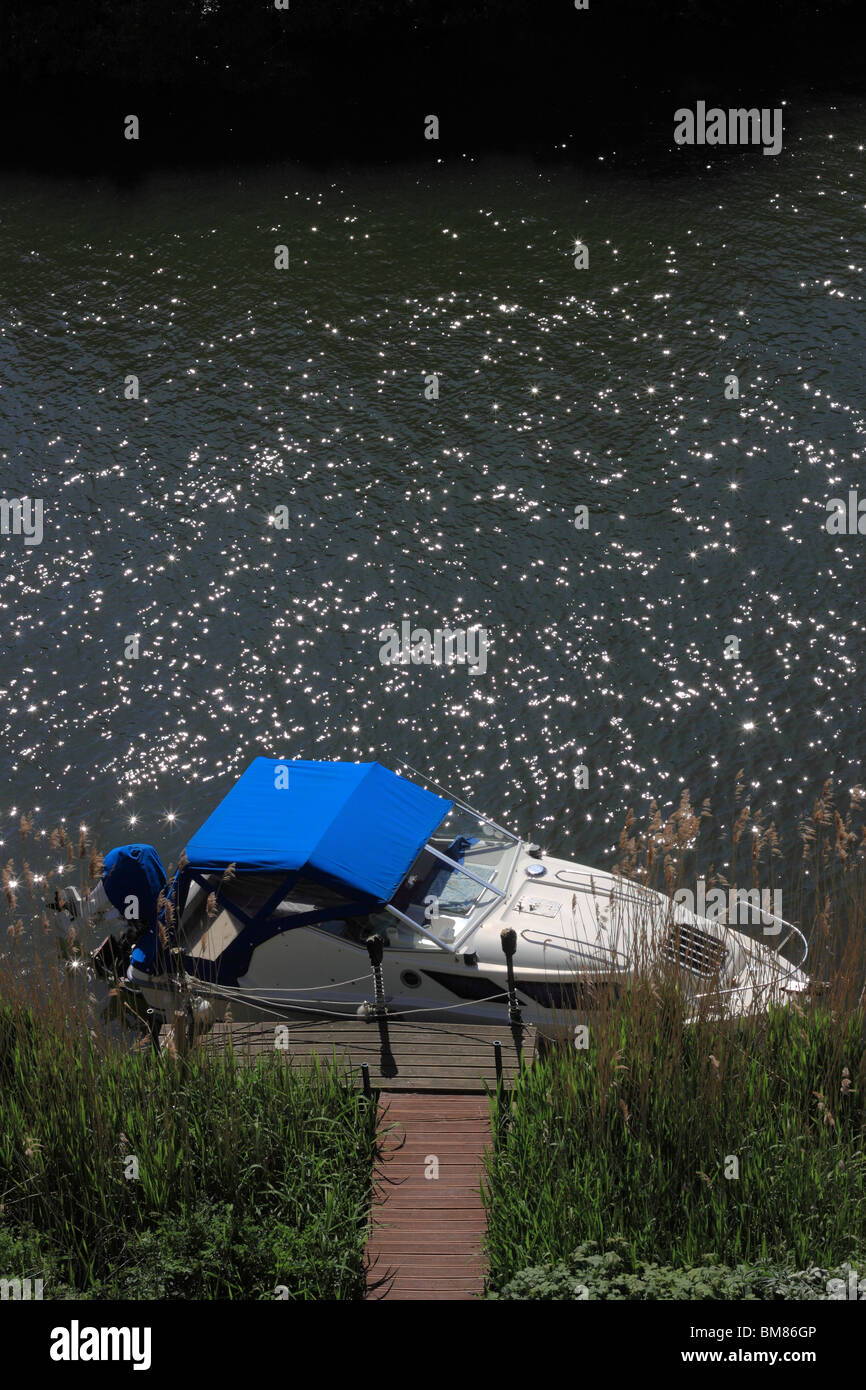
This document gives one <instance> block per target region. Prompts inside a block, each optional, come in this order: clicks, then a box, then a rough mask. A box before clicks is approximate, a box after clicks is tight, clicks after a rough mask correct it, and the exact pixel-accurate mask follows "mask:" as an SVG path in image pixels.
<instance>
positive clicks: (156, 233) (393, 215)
mask: <svg viewBox="0 0 866 1390" xmlns="http://www.w3.org/2000/svg"><path fill="white" fill-rule="evenodd" d="M864 143H866V120H864V112H863V111H862V110H861V109H857V108H854V107H846V108H840V109H839V110H838V111H829V112H823V113H813V114H812V115H811V116H810V117H809V118H808V120H806V121H805V122H804V125H803V129H802V132H801V134H800V138H799V139H797V140H796V141H795V142H794V143H793V144H792V145H791V146H790V147H789V148H786V149H785V151H784V152H783V154H782V155H781V156H780V157H779V158H777V159H771V158H765V157H762V156H761V155H760V153H759V152H757V151H756V152H755V153H754V155H750V156H749V157H747V158H745V159H743V160H742V161H741V162H739V163H736V164H727V165H721V164H718V163H716V164H712V165H711V166H710V167H708V166H707V165H704V164H703V163H701V162H700V161H699V160H695V159H693V160H692V162H691V166H690V167H691V170H692V172H690V173H688V174H682V175H681V176H677V177H670V176H668V177H658V178H650V177H649V176H648V175H647V174H645V173H640V172H625V171H622V170H619V171H617V172H615V173H611V172H608V171H606V169H605V167H604V165H602V164H600V165H599V167H598V170H597V171H593V172H589V173H587V172H579V171H576V170H573V169H567V170H566V169H560V168H539V167H536V166H535V165H533V164H531V163H528V162H527V163H521V162H509V163H507V164H505V163H503V164H493V163H477V164H473V163H471V162H469V161H466V162H465V163H464V164H462V165H457V166H456V167H455V166H453V165H452V166H451V167H446V166H445V165H444V164H442V165H437V164H436V163H432V164H431V166H430V168H429V170H426V171H422V170H419V169H418V168H417V167H415V168H406V169H392V170H378V171H375V172H365V171H363V170H357V169H355V170H352V171H351V172H346V173H339V172H335V171H333V170H328V171H326V172H320V173H314V172H310V171H298V170H297V169H294V168H289V167H287V168H283V169H268V170H264V171H260V172H255V173H250V172H239V171H236V170H228V171H224V172H221V173H209V174H207V175H201V176H190V175H183V176H181V175H173V176H161V177H154V178H152V179H151V180H150V181H149V182H147V183H146V184H144V185H143V186H141V187H139V188H137V189H135V190H133V191H121V190H118V189H117V188H116V187H114V186H113V185H111V184H109V183H99V182H89V183H87V182H77V183H72V182H70V183H68V184H63V183H60V182H58V181H56V180H50V179H47V178H39V179H35V178H34V179H23V178H21V177H16V178H14V179H13V178H6V179H5V180H3V187H2V190H0V193H2V196H0V387H2V389H0V458H2V464H3V490H4V491H3V495H4V496H5V497H6V498H14V497H20V496H24V495H28V496H31V497H40V498H42V499H44V510H45V515H44V540H43V542H42V544H41V545H39V546H33V547H27V546H25V545H24V542H23V538H22V537H21V536H15V535H7V536H5V537H2V538H0V544H2V566H0V620H2V632H3V653H4V655H3V663H2V672H0V730H2V750H3V751H2V761H3V778H2V791H0V817H2V819H0V826H2V827H8V829H7V831H6V842H7V846H10V845H12V844H13V840H14V842H17V838H18V837H17V824H16V822H17V817H18V816H19V815H20V813H21V811H22V810H25V809H31V808H33V807H38V808H39V817H38V818H39V821H40V823H45V824H48V823H51V822H52V821H53V819H55V818H56V817H57V816H59V815H66V816H67V817H70V818H73V817H74V819H75V821H76V822H77V821H78V820H80V819H84V820H85V821H86V822H87V824H88V825H91V826H93V827H94V829H95V830H96V833H97V835H98V839H99V842H100V844H101V845H102V846H103V848H107V847H108V846H109V845H111V844H114V843H117V842H120V841H123V840H128V839H131V838H134V839H147V840H152V841H153V842H154V843H155V844H157V845H158V846H159V848H160V850H161V852H162V853H163V855H164V857H165V858H166V860H168V859H169V858H172V857H176V855H177V853H178V851H179V849H180V847H181V846H182V844H183V843H184V841H185V840H186V839H187V838H188V836H189V834H190V833H191V832H192V831H193V830H194V829H195V827H196V826H197V825H198V824H199V822H200V821H201V820H202V819H203V818H204V817H205V815H206V814H208V813H209V811H210V810H211V809H212V807H213V805H214V804H215V803H216V801H217V800H218V798H219V796H220V795H221V794H222V793H223V792H224V791H225V790H227V788H228V786H229V785H230V784H231V782H232V780H233V778H234V777H235V775H236V774H238V773H239V772H240V771H241V770H242V769H243V768H244V767H245V766H246V764H247V763H248V762H249V761H250V759H251V758H252V757H253V756H254V755H255V754H257V753H266V754H268V755H270V756H281V757H282V756H285V757H308V758H346V759H370V758H376V759H379V760H381V761H382V762H384V763H386V764H388V765H390V766H392V767H395V768H397V767H399V764H400V760H401V759H403V760H407V761H408V762H409V763H410V764H412V765H413V766H414V767H416V768H418V769H420V770H423V771H424V772H425V773H428V774H431V775H432V776H433V777H434V778H436V779H437V780H438V781H440V782H442V783H444V784H445V785H446V787H448V788H450V789H452V790H454V791H456V792H459V793H462V794H463V795H464V796H467V797H468V798H469V799H470V800H471V801H473V802H475V803H477V804H480V806H481V807H482V808H483V809H485V810H487V811H488V812H490V813H491V814H493V815H496V816H497V817H498V818H500V819H503V820H505V821H506V822H507V823H509V824H511V825H512V826H513V827H514V828H516V829H518V830H520V831H521V832H523V833H527V834H532V835H535V836H536V837H538V838H539V839H541V840H542V842H543V843H544V844H545V845H546V846H547V847H548V848H550V849H551V850H556V851H559V852H560V853H563V854H567V855H569V856H574V857H580V858H583V859H586V860H589V861H595V862H598V863H602V862H605V863H606V862H608V856H609V851H610V848H611V846H612V844H613V843H614V840H615V832H616V831H618V829H619V827H620V825H621V823H622V820H623V818H624V815H625V811H626V809H627V807H628V806H629V805H634V806H635V807H636V808H645V806H646V804H647V798H648V797H649V796H650V795H653V794H654V795H656V796H657V797H659V798H660V799H661V800H662V801H663V802H664V803H666V804H670V803H671V802H672V801H674V800H676V799H677V798H678V795H679V790H680V788H681V786H682V785H686V786H688V787H689V788H690V789H691V792H692V795H693V797H694V798H695V799H698V798H703V797H704V796H709V797H710V798H711V800H712V801H713V802H714V804H719V805H722V804H726V803H729V801H730V790H731V788H732V785H733V781H734V774H735V773H736V771H737V769H739V768H741V767H742V768H745V770H746V779H747V781H751V782H752V783H753V784H754V787H755V795H756V799H757V800H759V801H763V802H764V803H765V804H767V805H770V804H771V803H775V805H776V809H777V812H778V813H779V814H781V816H782V818H783V819H787V821H788V822H789V823H793V820H794V819H795V818H796V816H797V815H798V814H799V813H800V812H801V811H802V810H803V808H804V807H805V805H806V803H807V800H808V801H809V802H811V797H812V794H813V792H814V791H815V789H816V785H817V783H818V782H819V781H820V779H821V778H823V777H824V776H826V775H828V774H829V773H834V774H836V775H837V776H838V777H839V779H840V781H841V783H842V785H851V784H853V783H854V782H855V781H857V780H858V778H859V777H860V776H861V775H862V771H863V766H862V737H861V715H860V707H861V697H862V693H863V664H864V640H863V624H864V585H863V573H864V571H863V564H862V555H863V548H864V544H866V541H864V538H863V537H859V536H856V535H854V536H831V535H828V534H827V532H826V530H825V529H824V517H825V504H826V501H827V499H828V498H829V497H833V496H842V497H847V493H848V489H849V488H856V487H858V486H859V487H860V491H861V495H863V496H866V477H864V473H863V468H862V459H861V454H862V449H863V445H864V401H866V397H864V380H866V378H864V353H863V348H862V343H863V287H864V266H866V236H864V230H866V183H864V159H866V155H864V149H863V146H864ZM578 238H580V239H581V240H582V241H583V242H584V243H586V245H587V246H588V247H589V250H590V266H589V269H588V270H584V271H578V270H576V269H575V267H574V264H573V255H574V246H575V241H576V239H578ZM283 243H284V244H285V245H287V246H288V248H289V253H290V267H289V269H288V270H285V271H277V270H276V269H275V268H274V247H275V246H276V245H278V244H283ZM430 373H438V374H440V397H439V399H438V401H436V400H427V399H425V395H424V386H425V376H426V375H427V374H430ZM728 373H736V374H737V375H738V377H739V382H740V398H739V399H738V400H726V399H725V394H724V392H725V377H726V375H727V374H728ZM129 374H135V375H137V376H138V377H139V379H140V392H141V395H140V399H139V400H137V401H136V400H126V399H125V398H124V381H125V378H126V377H127V376H128V375H129ZM581 504H586V505H587V506H588V507H589V511H590V522H589V529H588V530H587V531H579V530H577V529H576V528H575V525H574V518H575V508H576V507H578V506H579V505H581ZM280 506H283V507H286V508H288V513H289V518H290V520H289V525H288V527H287V528H286V529H278V528H277V527H275V525H274V524H273V518H274V516H275V515H276V511H275V509H276V508H278V507H280ZM403 619H408V620H409V621H410V622H411V623H412V625H413V627H418V628H427V629H430V630H432V629H435V628H437V627H443V626H446V625H451V626H455V625H456V626H468V625H470V624H481V625H482V626H483V627H485V628H486V629H487V632H488V634H489V640H488V651H487V669H486V671H484V672H481V671H477V672H475V673H470V672H468V671H467V670H466V668H465V667H460V666H458V667H438V668H437V667H435V666H433V667H430V666H409V667H394V666H386V665H382V664H381V663H380V660H379V650H380V646H381V642H380V640H379V632H380V630H381V628H382V627H383V626H386V625H388V624H389V623H392V622H394V623H396V624H397V625H399V623H400V622H401V621H402V620H403ZM129 634H138V635H139V639H140V657H139V659H138V660H137V661H135V660H128V659H125V656H124V646H125V642H126V639H127V636H128V635H129ZM731 635H734V636H737V637H738V638H739V643H740V658H741V659H740V661H739V663H735V662H733V661H729V660H726V659H725V658H724V649H725V638H726V637H728V636H731ZM579 763H585V764H586V765H587V767H588V768H589V772H590V786H589V789H588V790H583V791H578V790H576V789H575V786H574V776H573V774H574V769H575V767H576V765H577V764H579ZM10 817H11V818H12V822H11V824H10ZM11 830H14V831H15V833H14V836H13V835H11V834H10V833H9V832H10V831H11ZM0 833H2V831H0Z"/></svg>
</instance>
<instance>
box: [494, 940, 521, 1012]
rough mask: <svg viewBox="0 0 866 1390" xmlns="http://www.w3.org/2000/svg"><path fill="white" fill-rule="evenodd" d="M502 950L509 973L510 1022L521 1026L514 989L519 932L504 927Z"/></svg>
mask: <svg viewBox="0 0 866 1390" xmlns="http://www.w3.org/2000/svg"><path fill="white" fill-rule="evenodd" d="M499 936H500V940H501V942H502V950H503V952H504V953H505V968H506V970H507V972H508V1022H509V1023H510V1024H512V1025H513V1024H521V1023H522V1022H523V1017H522V1015H521V1013H520V1009H519V1007H518V1004H517V990H516V989H515V987H514V953H515V951H516V950H517V932H516V931H515V930H514V928H513V927H503V929H502V931H501V932H500V934H499Z"/></svg>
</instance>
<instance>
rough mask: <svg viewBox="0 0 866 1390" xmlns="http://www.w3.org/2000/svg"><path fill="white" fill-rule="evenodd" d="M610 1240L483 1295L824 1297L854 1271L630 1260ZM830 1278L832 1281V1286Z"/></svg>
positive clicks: (841, 1288)
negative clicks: (686, 1265) (674, 1264)
mask: <svg viewBox="0 0 866 1390" xmlns="http://www.w3.org/2000/svg"><path fill="white" fill-rule="evenodd" d="M611 1245H612V1247H613V1248H611V1249H608V1250H606V1251H604V1252H601V1251H599V1250H598V1248H597V1247H596V1246H595V1245H594V1244H593V1243H592V1242H591V1241H589V1242H587V1244H586V1245H581V1246H579V1247H578V1249H577V1250H575V1252H574V1254H573V1255H571V1256H570V1257H569V1259H567V1260H561V1261H560V1262H559V1263H558V1264H555V1265H541V1266H539V1267H538V1268H535V1269H524V1270H523V1271H522V1272H521V1273H520V1274H518V1275H517V1277H516V1278H515V1279H512V1280H511V1282H510V1283H509V1284H506V1285H505V1287H504V1288H503V1289H502V1291H501V1293H491V1294H489V1295H488V1297H489V1298H491V1299H509V1300H520V1301H523V1300H526V1299H541V1300H544V1301H545V1302H548V1303H549V1302H554V1301H560V1300H563V1299H568V1300H569V1301H572V1302H573V1301H574V1300H575V1299H578V1300H580V1301H585V1300H589V1299H604V1300H606V1301H612V1302H625V1301H635V1300H639V1299H652V1300H653V1301H656V1302H657V1301H658V1300H660V1299H662V1300H677V1301H687V1300H697V1301H700V1302H705V1301H707V1300H721V1301H737V1300H740V1299H745V1300H747V1301H753V1300H756V1299H767V1300H773V1301H778V1300H784V1299H796V1300H797V1301H801V1300H803V1299H806V1300H809V1299H811V1300H827V1299H829V1298H831V1297H837V1298H844V1297H845V1296H846V1294H847V1292H848V1290H849V1289H850V1287H851V1283H852V1274H856V1270H854V1271H852V1269H851V1267H850V1266H849V1265H847V1264H846V1265H840V1266H839V1267H838V1268H835V1269H821V1268H820V1267H818V1266H812V1267H810V1268H809V1269H804V1270H799V1271H797V1270H790V1269H787V1268H785V1267H784V1266H781V1265H768V1266H767V1267H766V1268H764V1269H763V1270H760V1269H756V1268H755V1267H754V1266H752V1265H737V1266H735V1267H734V1268H731V1267H729V1266H727V1265H722V1264H705V1265H699V1266H694V1267H690V1268H685V1269H683V1268H679V1267H672V1266H670V1265H658V1264H651V1263H648V1262H647V1261H645V1260H638V1261H634V1260H632V1259H631V1258H630V1255H629V1252H628V1249H627V1247H625V1242H622V1241H613V1242H611ZM624 1247H625V1248H624ZM861 1268H862V1266H861ZM832 1280H837V1281H838V1282H837V1283H836V1285H835V1287H834V1286H833V1285H832V1284H831V1281H832ZM828 1286H829V1288H830V1292H828Z"/></svg>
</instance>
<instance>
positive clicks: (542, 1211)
mask: <svg viewBox="0 0 866 1390" xmlns="http://www.w3.org/2000/svg"><path fill="white" fill-rule="evenodd" d="M863 1023H864V1021H863V1018H862V1016H861V1015H859V1014H856V1013H855V1014H851V1015H850V1016H848V1017H847V1018H845V1019H843V1018H840V1017H839V1016H838V1015H834V1014H833V1013H831V1012H830V1011H826V1010H820V1009H815V1010H809V1011H807V1012H804V1013H802V1014H801V1013H799V1012H797V1011H795V1010H793V1009H776V1010H774V1011H773V1012H771V1014H770V1015H769V1016H768V1017H765V1018H763V1019H761V1018H754V1019H748V1020H741V1021H739V1022H735V1021H730V1022H727V1023H719V1022H716V1023H713V1022H711V1021H708V1020H702V1021H698V1022H697V1023H692V1024H689V1025H686V1024H685V1019H684V1009H683V1006H682V1003H681V1002H680V1000H679V999H678V998H677V996H676V993H675V991H674V990H671V991H669V993H668V994H667V995H666V997H664V998H663V999H661V1000H660V999H659V996H658V991H657V990H656V991H652V990H650V989H649V988H648V987H647V988H646V989H642V988H641V987H640V986H638V987H636V988H635V989H633V990H632V991H631V992H630V994H629V996H628V997H627V998H625V999H623V1000H622V1001H620V1004H619V1005H618V1006H617V1007H615V1008H612V1009H611V1010H610V1011H609V1012H608V1013H607V1014H606V1015H605V1016H603V1017H598V1018H596V1019H595V1020H594V1022H593V1024H592V1026H591V1028H590V1033H589V1047H588V1049H587V1050H583V1051H578V1050H576V1049H575V1048H568V1047H565V1046H563V1047H562V1048H557V1049H555V1050H553V1051H551V1052H550V1054H549V1055H547V1056H546V1057H545V1058H544V1059H543V1060H541V1061H540V1062H539V1063H538V1064H537V1065H536V1066H535V1067H534V1068H533V1069H532V1070H531V1071H530V1072H528V1073H527V1074H526V1075H525V1076H524V1077H523V1079H522V1080H521V1081H520V1083H519V1085H518V1086H517V1089H516V1092H515V1094H514V1098H513V1104H512V1105H509V1104H507V1103H506V1104H505V1105H504V1106H503V1107H502V1115H501V1126H500V1128H499V1138H498V1143H497V1145H496V1147H495V1151H494V1152H493V1153H492V1155H491V1157H490V1159H489V1161H488V1190H487V1196H486V1204H487V1212H488V1251H489V1257H490V1283H491V1287H493V1288H501V1287H503V1286H504V1285H505V1284H506V1283H508V1281H509V1280H511V1279H513V1278H514V1276H515V1275H516V1274H518V1272H519V1271H521V1270H523V1269H525V1268H527V1267H529V1266H537V1265H543V1264H549V1263H555V1262H557V1261H560V1260H563V1259H567V1258H568V1257H570V1256H571V1255H573V1253H574V1251H575V1250H576V1249H577V1248H578V1247H579V1246H581V1245H582V1244H584V1243H585V1242H587V1241H594V1242H596V1243H597V1244H598V1246H599V1247H600V1248H601V1249H602V1250H603V1249H605V1248H606V1247H608V1246H609V1245H610V1243H611V1241H612V1239H614V1238H621V1239H622V1240H623V1241H624V1242H625V1248H626V1249H627V1250H628V1252H629V1253H630V1256H631V1259H632V1260H633V1261H634V1262H637V1261H640V1260H647V1261H655V1262H660V1263H663V1264H669V1265H673V1266H681V1267H687V1266H693V1265H700V1264H702V1263H705V1262H706V1260H707V1258H708V1257H712V1258H714V1259H716V1260H718V1261H721V1262H723V1263H725V1264H728V1265H737V1264H741V1263H748V1264H760V1263H762V1262H771V1263H782V1264H784V1263H786V1262H793V1265H794V1266H796V1267H798V1268H802V1267H806V1266H812V1265H838V1264H841V1263H842V1262H843V1261H844V1260H845V1259H847V1258H848V1257H850V1256H856V1255H857V1254H858V1247H859V1253H860V1254H861V1255H862V1254H863V1252H864V1250H866V1238H864V1232H866V1042H864V1027H863ZM846 1069H847V1070H846ZM726 1172H727V1174H729V1175H733V1174H738V1175H737V1176H726Z"/></svg>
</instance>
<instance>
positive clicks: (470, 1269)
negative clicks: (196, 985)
mask: <svg viewBox="0 0 866 1390" xmlns="http://www.w3.org/2000/svg"><path fill="white" fill-rule="evenodd" d="M169 1039H171V1043H170V1045H171V1046H173V1047H176V1048H178V1049H181V1048H183V1047H185V1046H186V1039H185V1038H184V1036H183V1035H182V1034H181V1033H180V1030H178V1031H177V1032H175V1031H174V1030H172V1029H170V1028H168V1027H166V1028H164V1029H163V1030H162V1034H161V1043H169ZM495 1042H499V1043H500V1044H501V1047H500V1049H499V1056H500V1061H501V1080H502V1081H503V1083H504V1085H505V1086H506V1087H507V1088H510V1087H511V1086H512V1085H513V1083H514V1081H515V1079H516V1077H517V1075H518V1072H519V1070H520V1067H521V1065H524V1066H530V1065H531V1064H532V1062H533V1060H534V1058H535V1051H536V1032H535V1029H534V1028H533V1027H528V1026H526V1027H520V1028H512V1027H511V1026H510V1025H509V1024H508V1022H503V1023H502V1024H501V1025H499V1024H497V1025H489V1024H484V1025H479V1024H463V1023H461V1022H460V1021H459V1020H457V1021H455V1022H453V1023H424V1022H420V1021H419V1022H413V1021H412V1020H411V1019H408V1018H403V1019H399V1020H394V1019H390V1018H387V1019H379V1020H373V1021H370V1022H367V1021H365V1020H363V1019H340V1020H336V1021H331V1022H325V1023H321V1022H309V1021H307V1020H303V1021H299V1022H291V1021H288V1022H285V1023H273V1022H271V1023H225V1024H215V1025H214V1027H213V1028H212V1029H210V1031H208V1032H207V1033H204V1034H202V1036H201V1037H200V1039H198V1040H197V1045H198V1046H202V1047H204V1048H206V1049H209V1050H216V1051H222V1050H225V1049H226V1048H227V1047H228V1046H229V1044H231V1046H232V1048H233V1049H234V1052H235V1055H236V1056H237V1058H238V1060H239V1061H246V1062H250V1061H254V1060H255V1058H256V1057H261V1056H263V1055H264V1054H266V1053H276V1055H277V1056H278V1057H282V1058H284V1059H285V1061H286V1062H287V1063H289V1064H290V1065H292V1066H309V1065H311V1064H312V1062H313V1060H314V1059H316V1058H318V1059H319V1060H320V1061H322V1062H329V1061H336V1062H337V1063H338V1065H340V1066H341V1067H342V1068H343V1069H344V1070H345V1072H346V1075H347V1077H351V1079H352V1080H353V1082H354V1084H355V1085H356V1086H362V1085H364V1084H365V1081H364V1073H363V1068H364V1066H365V1065H366V1068H367V1075H368V1078H369V1084H370V1090H371V1092H377V1093H378V1095H379V1100H378V1106H379V1110H378V1116H379V1135H380V1145H381V1149H380V1152H381V1162H380V1164H379V1165H378V1167H377V1172H376V1178H375V1182H376V1187H375V1196H374V1200H373V1207H372V1211H371V1217H370V1235H369V1240H368V1244H367V1289H368V1293H367V1297H368V1298H369V1299H371V1300H382V1299H389V1300H394V1299H399V1300H403V1299H412V1300H420V1299H423V1300H440V1301H441V1300H445V1299H447V1300H455V1299H456V1300H465V1299H471V1298H475V1297H477V1296H478V1295H479V1294H480V1293H481V1292H482V1291H483V1288H484V1273H485V1265H484V1256H483V1253H482V1252H483V1242H484V1231H485V1215H484V1207H483V1203H482V1200H481V1181H482V1176H483V1163H482V1156H483V1153H484V1150H485V1148H486V1147H487V1146H488V1145H489V1144H490V1142H491V1133H490V1104H489V1099H488V1094H489V1092H492V1091H495V1089H496V1086H497V1058H496V1052H495V1051H494V1046H493V1045H494V1043H495Z"/></svg>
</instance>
